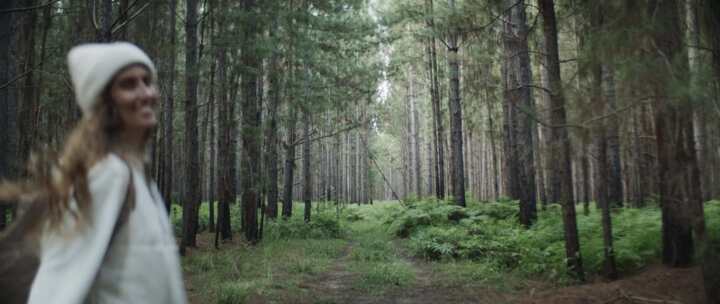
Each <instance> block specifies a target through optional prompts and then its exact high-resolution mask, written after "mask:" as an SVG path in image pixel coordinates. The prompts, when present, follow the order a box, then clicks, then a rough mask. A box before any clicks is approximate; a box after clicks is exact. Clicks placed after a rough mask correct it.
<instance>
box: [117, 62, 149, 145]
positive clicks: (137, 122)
mask: <svg viewBox="0 0 720 304" xmlns="http://www.w3.org/2000/svg"><path fill="white" fill-rule="evenodd" d="M110 97H111V98H112V102H113V103H114V105H115V108H116V109H117V112H118V115H119V116H120V119H121V120H122V128H123V129H125V130H126V131H141V132H144V131H147V130H149V129H151V128H153V127H155V125H157V117H156V114H155V106H156V105H157V103H158V100H159V98H160V97H159V94H158V90H157V87H156V86H155V84H154V83H153V82H152V76H151V75H150V71H149V70H148V69H147V68H145V67H144V66H142V65H133V66H130V67H129V68H126V69H124V70H122V71H120V73H119V74H118V75H117V76H115V79H114V80H113V83H112V86H111V87H110Z"/></svg>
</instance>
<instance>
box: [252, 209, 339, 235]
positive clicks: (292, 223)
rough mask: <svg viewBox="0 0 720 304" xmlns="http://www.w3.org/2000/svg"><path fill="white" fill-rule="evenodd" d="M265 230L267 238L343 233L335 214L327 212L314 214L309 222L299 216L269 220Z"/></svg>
mask: <svg viewBox="0 0 720 304" xmlns="http://www.w3.org/2000/svg"><path fill="white" fill-rule="evenodd" d="M265 231H266V232H265V233H266V234H265V235H266V238H268V239H332V238H342V237H343V236H344V235H345V231H344V230H343V228H342V227H341V226H340V222H339V221H338V220H337V219H336V218H335V215H332V214H330V213H328V212H325V213H320V214H315V215H314V216H313V217H312V220H311V221H310V222H309V223H306V222H305V221H304V220H303V219H302V218H300V217H292V218H290V219H278V220H276V221H269V222H268V223H266V227H265Z"/></svg>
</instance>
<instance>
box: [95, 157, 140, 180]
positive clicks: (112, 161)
mask: <svg viewBox="0 0 720 304" xmlns="http://www.w3.org/2000/svg"><path fill="white" fill-rule="evenodd" d="M105 177H107V178H109V179H111V180H115V181H125V180H128V179H129V178H130V167H129V166H128V165H127V162H125V161H124V160H123V159H122V158H120V157H119V156H118V155H116V154H114V153H108V154H107V155H105V157H103V158H102V159H100V160H99V161H97V162H96V163H95V164H94V165H92V167H91V168H90V170H89V171H88V179H89V180H90V181H92V180H97V179H105Z"/></svg>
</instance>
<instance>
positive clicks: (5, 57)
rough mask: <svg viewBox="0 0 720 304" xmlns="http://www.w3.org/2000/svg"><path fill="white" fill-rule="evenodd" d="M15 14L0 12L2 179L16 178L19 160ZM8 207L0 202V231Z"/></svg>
mask: <svg viewBox="0 0 720 304" xmlns="http://www.w3.org/2000/svg"><path fill="white" fill-rule="evenodd" d="M15 7H16V1H15V0H9V1H2V2H0V10H6V9H11V8H15ZM14 15H15V14H0V85H1V84H6V83H7V84H8V85H7V86H3V87H0V142H2V143H4V144H3V145H0V178H3V179H11V178H15V174H16V173H15V172H16V171H17V170H16V168H17V167H16V164H17V163H18V161H17V154H18V153H17V152H18V151H17V134H16V133H17V131H16V130H17V99H16V97H17V96H16V91H17V87H16V86H15V85H13V84H10V83H9V82H10V81H11V80H13V79H14V78H15V65H16V61H15V58H13V57H12V55H11V54H12V52H11V50H13V49H15V41H16V39H15V35H14V33H16V31H15V29H14V19H15V18H13V16H14ZM8 209H9V208H7V207H6V206H5V205H0V230H2V229H3V228H5V226H6V225H7V217H6V213H7V211H8Z"/></svg>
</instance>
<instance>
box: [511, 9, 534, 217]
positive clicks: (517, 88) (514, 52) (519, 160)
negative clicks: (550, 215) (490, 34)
mask: <svg viewBox="0 0 720 304" xmlns="http://www.w3.org/2000/svg"><path fill="white" fill-rule="evenodd" d="M516 2H517V1H515V0H507V1H506V2H505V5H506V6H507V7H511V8H510V10H509V16H508V17H509V18H507V20H509V22H506V23H505V24H504V27H503V42H504V43H503V44H504V50H505V69H504V71H505V74H506V80H505V81H503V83H504V84H505V94H504V97H505V106H504V107H503V109H504V110H505V112H506V113H505V118H506V122H505V123H506V132H507V133H506V134H505V146H506V154H507V157H506V158H505V162H506V167H507V169H508V189H509V190H510V191H509V193H508V194H509V196H510V197H511V198H513V199H518V200H519V201H520V213H519V215H520V223H521V224H523V225H524V226H525V227H530V225H531V224H532V222H534V221H535V219H536V218H537V211H536V208H537V207H536V204H537V198H536V195H535V160H534V155H533V135H532V133H533V117H532V116H533V114H532V113H534V110H535V105H534V101H533V99H532V94H531V92H530V87H529V86H530V85H531V82H532V80H531V68H530V56H529V52H528V43H527V34H528V33H527V24H526V17H525V3H524V2H525V1H524V0H520V1H519V2H517V3H516ZM528 113H530V114H528Z"/></svg>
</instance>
